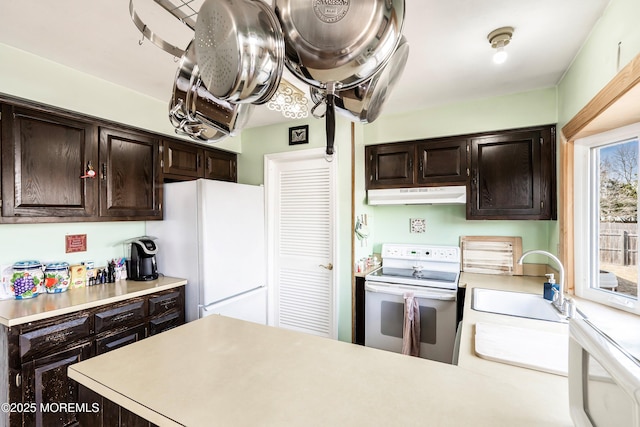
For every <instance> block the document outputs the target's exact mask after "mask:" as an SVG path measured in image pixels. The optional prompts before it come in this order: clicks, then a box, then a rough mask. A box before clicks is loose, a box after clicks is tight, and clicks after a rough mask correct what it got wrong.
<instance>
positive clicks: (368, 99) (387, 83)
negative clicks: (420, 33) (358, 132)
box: [311, 36, 409, 123]
mask: <svg viewBox="0 0 640 427" xmlns="http://www.w3.org/2000/svg"><path fill="white" fill-rule="evenodd" d="M408 57H409V43H407V40H406V38H405V37H404V36H403V37H402V38H401V40H400V43H399V44H398V47H397V48H396V50H395V52H394V53H393V55H392V56H391V58H390V59H389V61H388V62H387V64H386V65H385V66H384V67H382V69H380V70H378V72H377V73H375V74H374V75H373V76H372V77H371V78H369V80H366V81H365V82H363V83H360V84H359V85H358V86H355V87H353V88H351V89H347V90H343V91H340V92H339V93H338V96H336V98H335V110H336V111H337V112H338V113H340V114H341V115H342V116H344V117H346V118H347V119H349V120H351V121H352V122H361V123H371V122H373V121H374V120H375V119H377V118H378V116H379V115H380V113H381V112H382V107H383V106H384V104H385V102H386V101H387V99H388V98H389V96H390V94H391V91H392V90H393V88H394V86H395V85H396V82H397V81H398V79H399V78H400V76H401V75H402V72H403V71H404V67H405V65H406V63H407V58H408ZM325 98H326V96H325V93H324V91H323V90H320V89H318V88H315V87H311V100H312V101H313V103H314V104H316V105H318V104H321V103H323V102H325ZM314 108H315V107H314Z"/></svg>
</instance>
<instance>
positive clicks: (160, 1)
mask: <svg viewBox="0 0 640 427" xmlns="http://www.w3.org/2000/svg"><path fill="white" fill-rule="evenodd" d="M206 1H207V0H154V2H155V3H156V4H157V5H159V6H160V7H162V8H163V9H164V10H165V11H166V12H168V13H169V14H171V15H172V16H173V17H174V18H176V19H177V20H178V21H180V22H181V23H183V24H184V25H186V26H187V27H188V28H189V29H191V30H192V31H194V34H195V33H197V32H198V31H199V30H196V27H197V24H198V12H199V10H200V8H201V6H202V5H203V4H204V3H205V2H206ZM258 1H261V0H258ZM287 1H292V0H283V4H285V5H286V4H287ZM398 1H401V2H402V7H403V8H404V0H398ZM277 9H278V8H277V7H276V10H277ZM129 13H130V15H131V19H132V20H133V22H134V24H135V25H136V27H137V28H138V30H139V31H140V32H141V34H142V36H143V39H144V38H147V39H148V40H149V41H151V42H152V43H153V44H154V45H156V46H157V47H159V48H160V49H162V50H164V51H165V52H167V53H169V54H170V55H172V56H174V57H175V58H176V60H177V59H178V58H181V57H182V56H183V55H184V54H185V50H184V49H181V48H180V47H177V46H175V45H173V44H171V43H169V42H167V41H165V40H164V39H163V38H161V37H160V36H158V35H157V34H156V33H154V32H153V31H152V30H151V29H150V28H149V27H148V26H147V25H146V24H145V23H144V22H143V21H142V19H141V18H140V17H139V16H138V14H137V13H136V12H135V10H134V6H133V0H129ZM402 15H404V11H403V10H402ZM396 18H397V17H396ZM402 18H403V16H402ZM397 29H398V28H394V30H397ZM399 31H400V34H401V33H402V29H401V24H400V26H399ZM143 39H141V41H140V42H139V43H140V44H142V40H143ZM398 40H399V38H398ZM397 44H398V43H397V42H396V45H397ZM394 50H395V48H394ZM356 62H357V61H356ZM386 62H388V61H387V60H385V61H384V64H382V65H381V66H380V67H381V68H380V69H382V68H384V66H385V65H386ZM403 67H404V64H402V66H401V67H400V70H396V71H397V74H398V75H399V74H401V72H402V68H403ZM288 68H289V67H288ZM290 71H291V69H290ZM294 74H295V73H294ZM303 74H304V73H303ZM296 76H297V75H296ZM280 77H281V76H280ZM297 77H300V76H297ZM279 80H281V81H282V82H285V83H288V82H287V81H286V80H285V79H284V78H281V79H279ZM303 80H304V79H303ZM367 81H368V80H367ZM363 82H364V80H363ZM335 84H337V83H336V82H333V81H331V82H323V85H322V91H323V96H322V98H323V100H321V101H320V102H318V101H317V100H315V99H313V97H312V101H314V102H315V103H316V105H315V107H314V108H313V109H312V115H313V116H314V117H316V118H321V117H324V118H325V119H326V128H327V129H326V132H327V151H326V152H327V156H328V158H330V157H331V156H332V154H333V140H334V137H335V118H334V105H333V103H334V102H335V100H336V99H340V96H339V94H338V90H340V89H341V88H340V87H334V85H335ZM354 84H355V83H354ZM361 84H366V82H365V83H361ZM265 102H266V101H265ZM320 103H324V104H326V106H327V108H326V111H325V112H324V114H313V112H314V110H315V108H316V107H318V105H319V104H320ZM379 103H380V105H377V107H378V108H379V107H380V106H381V102H379ZM352 113H353V112H352ZM372 118H373V119H375V117H373V116H372ZM361 121H362V120H361Z"/></svg>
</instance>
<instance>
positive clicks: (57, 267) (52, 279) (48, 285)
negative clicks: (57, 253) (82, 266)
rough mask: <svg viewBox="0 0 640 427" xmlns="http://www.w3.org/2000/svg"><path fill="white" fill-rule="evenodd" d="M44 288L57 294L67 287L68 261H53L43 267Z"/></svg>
mask: <svg viewBox="0 0 640 427" xmlns="http://www.w3.org/2000/svg"><path fill="white" fill-rule="evenodd" d="M43 283H44V290H45V291H46V292H47V293H49V294H58V293H60V292H64V291H66V290H67V289H69V263H67V262H53V263H51V264H47V266H46V267H45V269H44V281H43Z"/></svg>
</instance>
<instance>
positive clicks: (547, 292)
mask: <svg viewBox="0 0 640 427" xmlns="http://www.w3.org/2000/svg"><path fill="white" fill-rule="evenodd" d="M545 276H547V281H546V282H544V292H543V294H542V296H543V297H544V299H546V300H549V301H553V290H554V289H555V290H557V291H558V292H559V291H560V286H558V284H557V283H556V280H555V279H554V277H553V273H548V274H545Z"/></svg>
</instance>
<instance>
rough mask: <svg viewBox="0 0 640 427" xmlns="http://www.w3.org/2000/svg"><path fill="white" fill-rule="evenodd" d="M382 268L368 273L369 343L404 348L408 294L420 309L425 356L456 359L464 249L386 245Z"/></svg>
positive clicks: (441, 360) (366, 299)
mask: <svg viewBox="0 0 640 427" xmlns="http://www.w3.org/2000/svg"><path fill="white" fill-rule="evenodd" d="M381 257H382V267H380V268H379V269H377V270H375V271H373V272H371V273H369V274H368V275H367V276H366V277H365V343H364V344H365V346H367V347H373V348H378V349H382V350H388V351H393V352H396V353H401V352H402V334H403V326H404V311H405V307H404V296H405V294H407V293H413V295H414V298H415V299H417V301H418V306H419V312H420V357H421V358H425V359H430V360H436V361H439V362H444V363H452V361H453V356H454V346H455V337H456V326H457V325H456V323H457V307H456V300H457V293H458V279H459V278H460V248H459V247H457V246H437V245H423V244H383V245H382V251H381Z"/></svg>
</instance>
